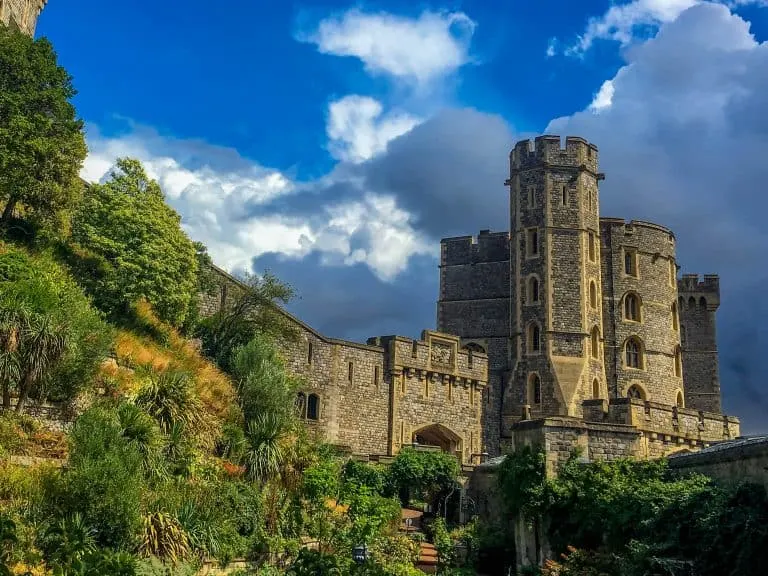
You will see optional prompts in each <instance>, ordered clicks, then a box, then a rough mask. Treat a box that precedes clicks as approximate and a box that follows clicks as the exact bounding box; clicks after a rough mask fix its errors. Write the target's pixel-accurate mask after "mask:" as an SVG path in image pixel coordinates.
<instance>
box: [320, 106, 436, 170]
mask: <svg viewBox="0 0 768 576" xmlns="http://www.w3.org/2000/svg"><path fill="white" fill-rule="evenodd" d="M382 111H383V108H382V105H381V103H380V102H379V101H378V100H374V99H373V98H369V97H367V96H357V95H350V96H345V97H344V98H342V99H340V100H336V101H335V102H331V104H330V106H329V107H328V118H327V122H326V132H327V133H328V138H329V139H330V144H329V148H330V151H331V154H332V155H333V156H334V157H335V158H337V159H339V160H345V161H348V162H353V163H358V162H362V161H365V160H368V159H369V158H372V157H373V156H375V155H377V154H379V153H381V152H383V151H385V150H386V149H387V143H389V142H390V141H391V140H393V139H395V138H397V137H398V136H402V135H403V134H405V133H406V132H409V131H410V130H411V129H412V128H413V127H414V126H416V125H417V124H419V123H420V122H421V120H420V119H419V118H416V117H415V116H411V115H410V114H406V113H396V112H395V113H389V114H386V115H384V116H382Z"/></svg>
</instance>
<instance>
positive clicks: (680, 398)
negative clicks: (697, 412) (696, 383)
mask: <svg viewBox="0 0 768 576" xmlns="http://www.w3.org/2000/svg"><path fill="white" fill-rule="evenodd" d="M675 404H677V407H678V408H685V402H684V401H683V393H682V392H681V391H680V390H678V391H677V398H676V399H675Z"/></svg>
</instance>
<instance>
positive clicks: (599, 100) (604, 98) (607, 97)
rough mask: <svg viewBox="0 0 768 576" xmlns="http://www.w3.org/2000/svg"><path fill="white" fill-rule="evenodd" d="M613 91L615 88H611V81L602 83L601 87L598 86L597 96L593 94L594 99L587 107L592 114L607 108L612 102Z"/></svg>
mask: <svg viewBox="0 0 768 576" xmlns="http://www.w3.org/2000/svg"><path fill="white" fill-rule="evenodd" d="M614 91H615V88H614V87H613V80H606V81H605V82H603V85H602V86H600V90H598V92H597V94H595V98H594V99H593V100H592V103H591V104H590V105H589V109H590V110H592V111H593V112H600V110H603V109H604V108H608V107H609V106H610V105H611V102H612V101H613V93H614Z"/></svg>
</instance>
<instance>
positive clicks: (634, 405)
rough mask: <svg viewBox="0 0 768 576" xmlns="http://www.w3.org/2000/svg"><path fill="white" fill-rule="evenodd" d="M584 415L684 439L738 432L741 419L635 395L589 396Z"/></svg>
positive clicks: (705, 439) (709, 438) (707, 439)
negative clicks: (634, 396)
mask: <svg viewBox="0 0 768 576" xmlns="http://www.w3.org/2000/svg"><path fill="white" fill-rule="evenodd" d="M583 413H584V419H585V420H587V421H590V422H605V423H610V424H629V425H631V426H634V427H636V428H637V429H638V430H641V431H642V432H644V433H645V434H648V435H650V436H651V437H652V438H654V437H655V436H661V437H666V436H669V437H674V438H679V439H681V440H682V441H690V440H695V441H701V442H717V441H720V440H728V439H731V438H736V437H737V436H738V435H739V419H738V418H735V417H733V416H725V415H722V414H714V413H710V412H702V411H699V410H695V409H693V408H680V407H678V406H669V405H666V404H659V403H658V402H649V401H644V400H639V399H636V398H614V399H611V401H610V403H609V402H608V401H606V400H587V401H585V402H584V403H583Z"/></svg>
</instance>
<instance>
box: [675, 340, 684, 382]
mask: <svg viewBox="0 0 768 576" xmlns="http://www.w3.org/2000/svg"><path fill="white" fill-rule="evenodd" d="M675 376H676V377H678V378H682V377H683V355H682V354H681V352H680V346H676V347H675Z"/></svg>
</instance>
